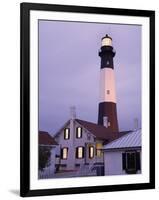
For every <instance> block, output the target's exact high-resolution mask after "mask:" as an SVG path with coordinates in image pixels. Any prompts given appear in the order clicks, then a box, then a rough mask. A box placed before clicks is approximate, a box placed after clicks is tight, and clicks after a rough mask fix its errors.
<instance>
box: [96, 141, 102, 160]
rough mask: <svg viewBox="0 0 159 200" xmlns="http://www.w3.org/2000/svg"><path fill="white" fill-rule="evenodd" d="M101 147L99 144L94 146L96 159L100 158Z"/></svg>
mask: <svg viewBox="0 0 159 200" xmlns="http://www.w3.org/2000/svg"><path fill="white" fill-rule="evenodd" d="M102 148H103V145H102V144H101V143H97V144H96V156H97V157H102V155H103V153H102V150H101V149H102Z"/></svg>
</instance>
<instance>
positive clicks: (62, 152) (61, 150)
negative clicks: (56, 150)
mask: <svg viewBox="0 0 159 200" xmlns="http://www.w3.org/2000/svg"><path fill="white" fill-rule="evenodd" d="M60 155H61V156H60V157H61V158H63V149H61V153H60Z"/></svg>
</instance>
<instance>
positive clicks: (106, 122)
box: [103, 116, 108, 128]
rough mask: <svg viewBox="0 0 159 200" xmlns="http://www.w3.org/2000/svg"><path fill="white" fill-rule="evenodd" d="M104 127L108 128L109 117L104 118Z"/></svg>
mask: <svg viewBox="0 0 159 200" xmlns="http://www.w3.org/2000/svg"><path fill="white" fill-rule="evenodd" d="M103 125H104V126H105V127H106V128H108V117H107V116H104V117H103Z"/></svg>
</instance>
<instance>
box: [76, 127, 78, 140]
mask: <svg viewBox="0 0 159 200" xmlns="http://www.w3.org/2000/svg"><path fill="white" fill-rule="evenodd" d="M76 138H78V127H76Z"/></svg>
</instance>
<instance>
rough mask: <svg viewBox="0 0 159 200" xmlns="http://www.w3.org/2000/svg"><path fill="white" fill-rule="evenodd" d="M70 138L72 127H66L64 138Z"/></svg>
mask: <svg viewBox="0 0 159 200" xmlns="http://www.w3.org/2000/svg"><path fill="white" fill-rule="evenodd" d="M69 138H70V129H69V128H65V129H64V139H65V140H68V139H69Z"/></svg>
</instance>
